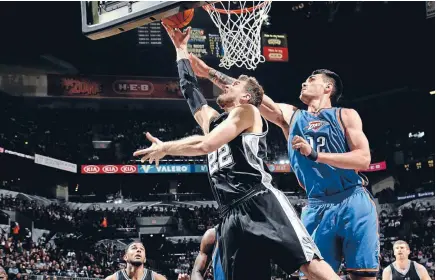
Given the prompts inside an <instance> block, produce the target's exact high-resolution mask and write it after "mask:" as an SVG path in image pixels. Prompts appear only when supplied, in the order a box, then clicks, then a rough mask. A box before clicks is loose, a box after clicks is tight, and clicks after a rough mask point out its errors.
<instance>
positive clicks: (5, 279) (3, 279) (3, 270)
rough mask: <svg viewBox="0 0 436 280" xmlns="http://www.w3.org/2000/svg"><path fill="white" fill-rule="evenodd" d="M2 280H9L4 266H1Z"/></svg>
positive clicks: (0, 276)
mask: <svg viewBox="0 0 436 280" xmlns="http://www.w3.org/2000/svg"><path fill="white" fill-rule="evenodd" d="M0 280H8V274H7V273H6V271H5V269H4V268H3V267H2V266H0Z"/></svg>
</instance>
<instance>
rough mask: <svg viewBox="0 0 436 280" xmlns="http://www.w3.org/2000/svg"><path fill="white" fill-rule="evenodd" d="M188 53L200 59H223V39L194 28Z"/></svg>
mask: <svg viewBox="0 0 436 280" xmlns="http://www.w3.org/2000/svg"><path fill="white" fill-rule="evenodd" d="M188 51H189V52H192V53H193V54H195V55H196V56H198V57H200V58H207V57H215V58H222V57H223V54H224V50H223V46H222V43H221V37H220V36H219V35H218V34H213V33H208V32H207V30H206V29H204V28H192V30H191V38H190V40H189V41H188Z"/></svg>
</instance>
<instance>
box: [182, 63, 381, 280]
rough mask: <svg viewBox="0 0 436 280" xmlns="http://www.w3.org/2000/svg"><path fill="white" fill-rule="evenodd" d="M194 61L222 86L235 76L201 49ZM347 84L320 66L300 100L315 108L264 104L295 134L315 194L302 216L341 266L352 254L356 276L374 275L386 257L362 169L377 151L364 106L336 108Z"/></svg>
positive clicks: (300, 167)
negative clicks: (210, 62) (362, 113)
mask: <svg viewBox="0 0 436 280" xmlns="http://www.w3.org/2000/svg"><path fill="white" fill-rule="evenodd" d="M190 61H191V65H192V67H193V69H194V72H195V74H196V75H197V76H199V77H204V78H209V79H210V80H211V81H212V82H214V83H215V84H216V85H217V86H219V87H221V88H225V87H226V86H227V85H229V84H232V83H233V82H234V80H235V79H233V78H231V77H229V76H227V75H225V74H223V73H220V72H218V71H216V70H215V69H212V68H210V67H209V66H207V65H206V64H205V63H204V62H203V61H202V60H201V59H199V58H197V57H196V56H194V55H190ZM342 87H343V86H342V81H341V79H340V78H339V76H338V75H337V74H335V73H334V72H332V71H329V70H324V69H323V70H317V71H314V72H313V73H312V75H310V76H309V78H307V80H306V81H305V82H304V83H303V84H302V89H301V94H300V100H301V101H303V103H304V104H306V105H307V106H308V108H307V110H299V109H297V108H296V107H294V106H292V105H289V104H283V103H275V102H274V101H273V100H272V99H271V98H269V97H268V96H266V95H264V97H263V100H262V104H261V106H260V107H259V109H260V112H261V114H262V115H263V116H264V117H265V118H266V119H268V120H269V121H271V122H272V123H274V124H276V125H278V126H279V127H280V128H281V129H282V131H283V133H284V134H285V137H286V139H287V140H288V151H289V159H290V163H291V168H292V170H293V171H294V172H295V174H296V177H297V180H298V181H299V184H300V185H301V186H302V187H303V188H304V189H305V190H306V192H307V196H308V201H309V204H308V206H307V207H306V208H305V210H304V212H303V214H302V221H303V224H304V225H305V226H306V228H307V231H308V232H309V233H310V234H311V235H312V238H313V239H314V241H315V243H316V244H317V246H318V248H319V249H320V251H321V254H322V256H323V257H324V258H325V260H326V261H327V262H328V263H329V264H330V265H331V266H332V267H333V269H335V270H339V267H340V264H341V260H342V258H344V259H345V262H346V267H347V270H348V271H349V273H350V274H351V277H352V279H371V280H372V279H376V278H375V277H376V273H377V271H378V264H379V262H378V257H379V238H378V220H377V211H376V207H375V204H374V202H373V200H372V198H371V195H370V194H369V192H368V191H367V190H366V189H365V188H364V187H363V185H364V183H365V182H364V180H363V179H362V178H361V177H360V176H359V174H358V171H359V170H366V169H367V168H368V166H369V164H370V161H371V156H370V152H369V144H368V140H367V138H366V136H365V134H364V133H363V130H362V121H361V119H360V117H359V115H358V113H357V112H356V111H355V110H352V109H345V108H335V107H332V99H335V98H338V97H340V96H341V94H342Z"/></svg>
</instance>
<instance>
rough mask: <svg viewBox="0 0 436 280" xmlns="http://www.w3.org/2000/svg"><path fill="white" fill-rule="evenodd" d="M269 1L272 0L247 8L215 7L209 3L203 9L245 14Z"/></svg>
mask: <svg viewBox="0 0 436 280" xmlns="http://www.w3.org/2000/svg"><path fill="white" fill-rule="evenodd" d="M267 2H270V0H267V1H264V2H262V3H260V4H258V5H256V6H253V7H250V8H245V9H237V10H225V9H217V8H215V6H213V5H212V4H207V5H205V6H203V9H205V10H206V11H211V10H212V11H216V12H218V13H220V14H237V15H240V14H245V13H251V12H252V11H254V10H257V9H259V8H261V7H263V6H265V5H266V3H267Z"/></svg>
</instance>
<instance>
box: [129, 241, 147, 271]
mask: <svg viewBox="0 0 436 280" xmlns="http://www.w3.org/2000/svg"><path fill="white" fill-rule="evenodd" d="M124 261H125V262H126V263H127V265H129V264H130V265H133V266H136V267H139V266H141V265H144V263H145V247H144V245H143V244H142V242H140V241H134V242H132V243H130V244H129V245H127V246H126V248H125V250H124Z"/></svg>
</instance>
